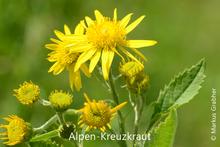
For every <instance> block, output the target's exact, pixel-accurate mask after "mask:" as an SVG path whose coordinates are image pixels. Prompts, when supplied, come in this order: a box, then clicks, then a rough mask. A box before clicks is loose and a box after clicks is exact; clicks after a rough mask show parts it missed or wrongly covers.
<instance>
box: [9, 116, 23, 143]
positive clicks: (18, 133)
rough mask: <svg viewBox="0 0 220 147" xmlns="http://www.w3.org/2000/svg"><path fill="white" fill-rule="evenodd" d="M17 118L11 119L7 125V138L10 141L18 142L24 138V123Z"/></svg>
mask: <svg viewBox="0 0 220 147" xmlns="http://www.w3.org/2000/svg"><path fill="white" fill-rule="evenodd" d="M22 123H24V122H20V121H18V120H13V121H11V122H10V123H9V125H8V130H7V131H8V140H9V141H10V142H20V141H22V140H23V138H24V134H25V129H26V127H25V125H24V124H22Z"/></svg>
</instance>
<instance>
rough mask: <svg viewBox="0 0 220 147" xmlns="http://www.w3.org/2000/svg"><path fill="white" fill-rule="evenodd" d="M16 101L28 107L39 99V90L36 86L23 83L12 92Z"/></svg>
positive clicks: (30, 83)
mask: <svg viewBox="0 0 220 147" xmlns="http://www.w3.org/2000/svg"><path fill="white" fill-rule="evenodd" d="M14 92H15V94H14V96H16V98H17V99H18V101H19V102H20V103H22V104H24V105H30V104H33V103H34V102H36V101H37V100H38V99H39V98H40V88H39V86H38V85H35V84H34V83H32V82H31V81H30V82H24V83H23V84H21V85H20V87H19V88H18V89H15V90H14Z"/></svg>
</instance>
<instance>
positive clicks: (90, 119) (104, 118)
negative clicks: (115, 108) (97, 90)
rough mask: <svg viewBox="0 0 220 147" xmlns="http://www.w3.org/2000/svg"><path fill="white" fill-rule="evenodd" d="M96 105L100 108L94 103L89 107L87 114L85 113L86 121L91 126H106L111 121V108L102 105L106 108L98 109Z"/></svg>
mask: <svg viewBox="0 0 220 147" xmlns="http://www.w3.org/2000/svg"><path fill="white" fill-rule="evenodd" d="M96 105H97V106H98V105H99V103H96V104H95V103H92V104H90V105H88V106H87V108H86V109H87V110H86V113H84V121H85V123H86V124H88V125H91V126H96V127H103V126H106V125H107V124H108V123H109V122H110V119H111V113H110V108H109V107H108V106H107V105H102V106H104V107H103V108H102V109H100V108H98V109H97V106H96Z"/></svg>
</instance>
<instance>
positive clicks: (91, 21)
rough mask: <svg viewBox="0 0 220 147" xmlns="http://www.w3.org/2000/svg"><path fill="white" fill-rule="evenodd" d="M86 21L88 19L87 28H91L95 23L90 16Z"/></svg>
mask: <svg viewBox="0 0 220 147" xmlns="http://www.w3.org/2000/svg"><path fill="white" fill-rule="evenodd" d="M85 19H86V23H87V26H90V25H91V24H93V23H94V21H93V20H92V19H91V18H90V17H88V16H86V17H85Z"/></svg>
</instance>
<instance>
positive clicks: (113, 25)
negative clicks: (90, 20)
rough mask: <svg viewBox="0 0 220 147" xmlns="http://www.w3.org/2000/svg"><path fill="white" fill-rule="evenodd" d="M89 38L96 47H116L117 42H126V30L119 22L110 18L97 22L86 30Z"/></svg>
mask: <svg viewBox="0 0 220 147" xmlns="http://www.w3.org/2000/svg"><path fill="white" fill-rule="evenodd" d="M86 35H87V39H88V41H89V42H90V43H92V44H93V45H94V46H95V47H96V48H101V49H103V48H110V49H111V48H115V47H116V45H117V44H124V42H125V37H126V36H125V30H124V29H123V28H122V27H120V26H119V24H118V23H117V22H113V21H110V20H108V19H107V18H106V19H105V20H104V21H102V22H99V23H98V22H95V23H94V24H92V25H90V26H89V27H88V28H87V30H86Z"/></svg>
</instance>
